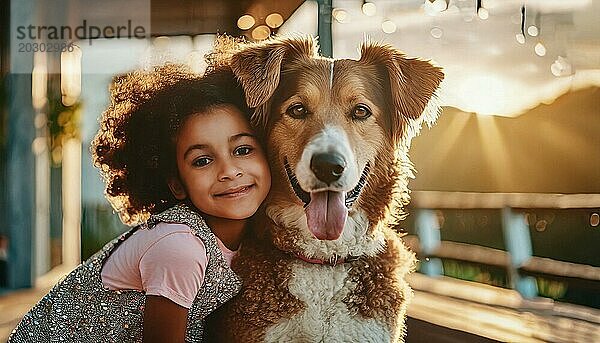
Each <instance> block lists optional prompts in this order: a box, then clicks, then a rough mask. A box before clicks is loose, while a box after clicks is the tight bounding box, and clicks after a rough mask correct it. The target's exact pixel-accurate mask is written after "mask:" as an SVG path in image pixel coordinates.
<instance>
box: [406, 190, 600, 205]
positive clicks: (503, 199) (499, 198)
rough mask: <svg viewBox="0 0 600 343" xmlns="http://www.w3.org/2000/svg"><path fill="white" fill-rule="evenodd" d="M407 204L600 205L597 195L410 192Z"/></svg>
mask: <svg viewBox="0 0 600 343" xmlns="http://www.w3.org/2000/svg"><path fill="white" fill-rule="evenodd" d="M411 199H412V200H411V202H410V206H411V207H414V208H431V209H493V208H498V209H499V208H504V207H511V208H557V209H567V208H600V194H548V193H474V192H437V191H414V192H412V193H411Z"/></svg>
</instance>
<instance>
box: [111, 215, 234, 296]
mask: <svg viewBox="0 0 600 343" xmlns="http://www.w3.org/2000/svg"><path fill="white" fill-rule="evenodd" d="M217 243H218V245H219V248H220V249H221V251H222V252H223V256H224V257H225V260H226V261H227V263H228V264H231V260H232V259H233V257H234V256H235V255H236V254H237V251H231V250H229V249H227V247H225V245H223V242H221V240H220V239H219V238H218V237H217ZM207 264H208V256H207V255H206V249H205V247H204V243H202V240H201V239H200V238H199V237H198V236H196V235H194V233H193V232H192V230H191V229H190V228H189V227H188V226H187V225H185V224H173V223H158V224H157V225H156V226H154V228H152V229H149V230H144V229H140V230H137V231H136V232H135V233H134V234H133V235H132V236H131V237H129V238H128V239H127V240H125V241H124V242H123V243H122V244H121V245H120V246H119V247H118V248H117V249H116V250H115V251H113V253H112V254H111V255H110V256H109V258H108V259H107V260H106V262H105V264H104V267H103V268H102V273H101V275H102V283H103V284H104V286H105V287H107V288H108V289H111V290H123V289H137V290H142V291H145V292H146V294H147V295H159V296H163V297H165V298H168V299H170V300H171V301H173V302H174V303H176V304H178V305H181V306H183V307H185V308H190V307H191V306H192V303H193V302H194V298H195V297H196V294H197V293H198V290H199V289H200V287H201V286H202V283H203V280H204V271H205V270H206V265H207Z"/></svg>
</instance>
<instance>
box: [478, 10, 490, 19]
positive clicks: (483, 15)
mask: <svg viewBox="0 0 600 343" xmlns="http://www.w3.org/2000/svg"><path fill="white" fill-rule="evenodd" d="M477 16H478V17H479V19H481V20H486V19H487V18H489V17H490V12H488V10H487V9H485V8H483V7H482V8H480V9H479V10H478V11H477Z"/></svg>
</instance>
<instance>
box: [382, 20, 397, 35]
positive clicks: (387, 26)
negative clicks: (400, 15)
mask: <svg viewBox="0 0 600 343" xmlns="http://www.w3.org/2000/svg"><path fill="white" fill-rule="evenodd" d="M381 30H383V32H385V33H394V32H396V24H395V23H394V22H393V21H391V20H385V21H384V22H383V23H381Z"/></svg>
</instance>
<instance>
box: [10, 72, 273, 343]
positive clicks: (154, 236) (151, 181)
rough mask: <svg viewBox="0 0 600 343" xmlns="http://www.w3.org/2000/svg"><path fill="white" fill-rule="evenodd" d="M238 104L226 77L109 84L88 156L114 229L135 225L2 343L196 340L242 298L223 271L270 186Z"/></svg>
mask: <svg viewBox="0 0 600 343" xmlns="http://www.w3.org/2000/svg"><path fill="white" fill-rule="evenodd" d="M242 94H243V93H242V90H241V88H240V87H239V85H238V84H237V82H236V81H235V79H234V77H233V75H232V74H231V71H230V70H229V69H227V68H223V67H221V68H218V69H216V70H212V71H210V72H208V73H207V74H205V75H204V76H203V77H196V76H193V74H191V73H187V72H186V71H185V70H184V69H182V68H181V67H177V66H173V65H171V66H165V67H162V68H157V69H156V70H154V71H153V72H151V73H143V72H137V73H134V74H129V75H128V76H124V77H120V78H116V79H115V82H114V84H113V87H112V101H111V106H110V107H109V108H108V110H107V111H106V112H105V113H104V115H103V117H102V120H101V122H100V131H99V132H98V135H97V137H96V139H95V140H94V142H93V143H92V152H93V154H94V162H95V165H96V166H97V167H98V168H100V170H101V171H102V173H103V175H104V178H105V181H106V182H107V188H106V192H107V194H108V196H109V200H111V202H112V203H113V206H115V208H116V209H117V210H118V211H119V213H120V215H121V218H122V219H123V220H124V221H125V222H131V221H134V220H140V219H141V220H143V224H141V225H139V226H136V227H134V228H133V229H131V230H130V231H128V232H126V233H125V234H124V235H122V236H121V237H120V238H118V239H116V240H114V241H112V242H110V243H108V244H107V245H106V246H105V247H104V248H103V249H102V250H100V251H99V252H98V253H96V254H95V255H94V256H92V257H91V258H90V259H89V260H87V261H86V262H84V263H83V264H82V265H80V266H79V267H77V268H76V269H75V270H74V271H73V272H71V273H70V274H69V275H68V276H67V277H66V278H65V279H64V280H63V281H61V282H60V283H58V284H57V285H56V286H55V287H54V288H53V289H52V290H51V291H50V292H49V293H48V294H47V295H46V296H45V297H44V298H43V299H42V300H41V301H40V302H39V303H38V304H37V305H36V306H35V307H34V308H33V309H32V310H31V311H30V312H29V313H27V314H26V315H25V317H24V318H23V320H22V321H21V323H20V324H19V325H18V326H17V328H16V329H15V330H14V331H13V333H12V335H11V337H10V338H9V342H25V341H27V342H49V341H59V340H61V341H63V340H64V341H68V342H141V341H142V340H143V342H183V341H184V340H185V341H192V342H197V341H201V340H202V336H203V328H204V320H205V318H206V316H207V315H208V314H209V313H210V312H212V311H213V310H215V309H216V308H217V307H219V306H220V305H221V304H223V303H224V302H226V301H227V300H229V299H230V298H232V297H233V296H234V295H235V294H236V293H237V292H238V291H239V288H240V286H241V281H240V279H239V278H238V277H237V276H236V275H235V274H234V273H233V271H232V270H231V269H230V268H229V264H230V262H231V259H232V257H233V256H234V255H235V251H236V250H237V249H238V247H239V244H240V240H241V238H242V235H243V234H244V230H245V228H246V226H247V225H248V220H249V217H251V216H252V215H253V214H254V213H255V212H256V211H257V209H258V208H259V206H260V204H261V203H262V202H263V200H264V199H265V197H266V196H267V193H268V191H269V188H270V183H271V178H270V173H269V169H268V164H267V161H266V158H265V155H264V152H263V150H262V148H261V145H260V144H259V140H258V138H257V137H256V136H255V135H254V133H253V131H252V129H251V128H250V125H249V123H248V119H247V114H248V108H247V107H246V105H245V101H244V98H243V95H242ZM147 214H150V216H149V218H148V217H147ZM144 216H146V217H144Z"/></svg>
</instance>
